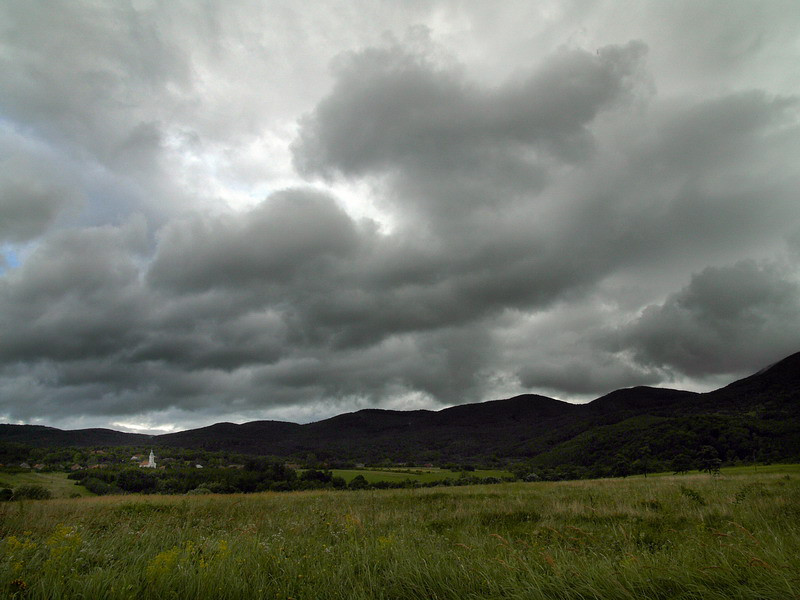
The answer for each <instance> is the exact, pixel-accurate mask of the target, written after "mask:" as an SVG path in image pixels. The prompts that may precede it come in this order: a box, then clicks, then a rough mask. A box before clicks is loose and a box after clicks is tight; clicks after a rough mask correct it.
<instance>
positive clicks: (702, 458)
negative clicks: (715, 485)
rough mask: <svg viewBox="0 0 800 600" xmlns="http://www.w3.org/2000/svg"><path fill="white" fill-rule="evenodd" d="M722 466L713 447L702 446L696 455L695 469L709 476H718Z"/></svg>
mask: <svg viewBox="0 0 800 600" xmlns="http://www.w3.org/2000/svg"><path fill="white" fill-rule="evenodd" d="M721 466H722V461H721V460H720V458H719V453H718V452H717V449H716V448H714V446H703V447H702V448H700V452H699V454H698V455H697V468H698V469H700V470H701V471H705V472H706V473H708V474H709V475H719V469H720V467H721Z"/></svg>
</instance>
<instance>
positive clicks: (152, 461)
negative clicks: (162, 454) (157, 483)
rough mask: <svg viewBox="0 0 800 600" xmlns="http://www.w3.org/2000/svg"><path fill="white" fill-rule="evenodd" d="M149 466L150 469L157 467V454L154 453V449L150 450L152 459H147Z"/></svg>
mask: <svg viewBox="0 0 800 600" xmlns="http://www.w3.org/2000/svg"><path fill="white" fill-rule="evenodd" d="M147 468H148V469H155V468H156V456H155V454H153V450H152V449H151V450H150V460H148V461H147Z"/></svg>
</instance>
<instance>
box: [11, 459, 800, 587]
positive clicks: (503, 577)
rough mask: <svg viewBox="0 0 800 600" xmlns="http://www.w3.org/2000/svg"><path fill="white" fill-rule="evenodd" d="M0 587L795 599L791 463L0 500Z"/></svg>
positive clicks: (798, 511)
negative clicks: (709, 470)
mask: <svg viewBox="0 0 800 600" xmlns="http://www.w3.org/2000/svg"><path fill="white" fill-rule="evenodd" d="M0 536H1V537H2V541H0V597H2V596H3V595H5V596H6V597H19V598H53V599H55V598H58V599H61V598H64V599H71V598H110V599H116V598H129V599H134V598H136V599H140V598H141V599H145V600H147V599H168V598H181V599H183V598H187V599H189V598H230V599H239V598H248V599H249V598H283V599H286V598H294V599H295V600H301V599H309V600H311V599H328V598H330V599H341V600H345V599H348V600H349V599H354V600H359V599H368V598H369V599H371V598H380V599H387V600H388V599H405V598H410V599H420V600H421V599H423V598H424V599H430V598H437V599H438V600H450V599H452V600H470V599H478V598H507V599H519V600H522V599H530V600H535V599H542V600H544V599H548V600H551V599H563V600H568V599H569V600H572V599H574V600H578V599H581V600H586V599H590V598H599V599H603V600H614V599H618V598H619V599H623V598H624V599H645V600H646V599H663V600H667V599H676V600H677V599H681V600H686V599H690V598H691V599H694V598H696V599H703V600H723V599H725V600H728V599H737V600H756V599H762V600H763V599H776V600H778V599H780V600H784V599H792V598H795V599H796V598H798V597H800V596H799V595H798V590H800V477H798V475H797V469H796V468H793V467H792V468H789V469H785V470H783V471H781V470H776V472H772V473H761V472H759V473H751V472H744V473H734V474H724V475H723V476H721V477H718V478H712V477H709V476H706V475H686V476H677V477H658V478H647V479H644V478H636V479H633V478H629V479H625V480H621V479H619V480H615V479H605V480H598V481H575V482H559V483H529V484H524V483H513V484H501V485H491V486H470V487H458V488H431V489H403V490H386V491H364V492H333V491H315V492H299V493H291V494H277V493H266V494H251V495H231V496H217V495H209V496H189V497H178V496H149V497H145V496H116V497H110V496H105V497H96V498H81V499H74V500H50V501H37V502H33V501H28V502H8V503H3V504H0Z"/></svg>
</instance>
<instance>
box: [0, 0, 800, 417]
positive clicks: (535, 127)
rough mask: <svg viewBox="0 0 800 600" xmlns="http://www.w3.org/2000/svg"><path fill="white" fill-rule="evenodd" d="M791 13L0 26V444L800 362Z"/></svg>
mask: <svg viewBox="0 0 800 600" xmlns="http://www.w3.org/2000/svg"><path fill="white" fill-rule="evenodd" d="M799 159H800V10H798V6H797V3H796V2H795V0H786V1H780V0H775V1H770V2H755V1H746V2H744V1H739V0H724V1H709V2H696V1H694V0H688V1H682V0H673V1H670V2H662V1H644V0H636V1H632V0H631V1H625V0H613V1H607V2H604V1H584V0H574V1H570V0H558V1H548V0H542V1H537V2H529V1H514V0H510V1H504V2H501V3H497V2H485V1H468V0H442V1H422V0H404V1H403V2H397V1H389V0H383V1H382V0H363V1H361V0H359V1H355V0H349V1H337V2H333V1H324V0H321V1H317V2H302V3H300V2H295V1H293V0H286V1H278V0H275V1H273V0H263V1H256V0H254V1H240V0H225V1H224V2H223V1H214V0H207V1H202V2H198V1H180V0H169V1H164V2H155V1H153V2H151V1H146V0H126V1H122V0H119V1H110V2H105V1H103V2H101V1H81V0H76V1H71V2H56V1H52V2H51V1H44V0H27V1H21V0H19V1H17V0H10V1H6V2H2V3H0V422H10V423H32V424H42V425H50V426H55V427H60V428H66V429H75V428H84V427H110V428H113V429H117V430H123V431H146V432H167V431H174V430H181V429H187V428H192V427H199V426H204V425H209V424H212V423H215V422H219V421H232V422H239V423H240V422H245V421H252V420H257V419H277V420H287V421H294V422H309V421H315V420H319V419H323V418H327V417H330V416H333V415H336V414H340V413H343V412H348V411H353V410H359V409H362V408H385V409H397V410H408V409H420V408H424V409H431V410H438V409H441V408H443V407H446V406H452V405H457V404H463V403H467V402H478V401H484V400H491V399H498V398H506V397H510V396H513V395H516V394H520V393H538V394H543V395H547V396H551V397H555V398H559V399H562V400H567V401H572V402H585V401H589V400H591V399H593V398H597V397H599V396H602V395H603V394H605V393H608V392H610V391H612V390H614V389H618V388H623V387H632V386H637V385H651V386H659V387H678V388H682V389H691V390H696V391H704V390H709V389H714V388H716V387H719V386H721V385H723V384H726V383H729V382H730V381H732V380H734V379H736V378H739V377H742V376H745V375H748V374H751V373H753V372H755V371H757V370H759V369H761V368H763V367H765V366H767V365H769V364H770V363H772V362H774V361H777V360H779V359H781V358H783V357H785V356H787V355H789V354H792V353H794V352H797V351H799V350H800V268H799V267H798V265H800V192H799V191H798V190H800V160H799Z"/></svg>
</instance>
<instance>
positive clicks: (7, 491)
mask: <svg viewBox="0 0 800 600" xmlns="http://www.w3.org/2000/svg"><path fill="white" fill-rule="evenodd" d="M12 496H14V490H12V489H11V488H3V489H0V502H8V501H9V500H11V498H12Z"/></svg>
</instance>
